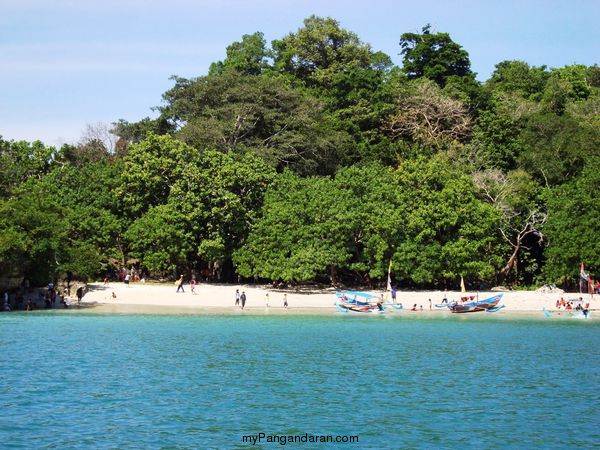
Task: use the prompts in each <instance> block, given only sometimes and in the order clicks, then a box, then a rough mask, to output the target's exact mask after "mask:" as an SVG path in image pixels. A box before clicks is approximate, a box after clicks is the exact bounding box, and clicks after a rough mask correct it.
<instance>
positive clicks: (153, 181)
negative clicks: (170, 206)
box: [119, 134, 200, 215]
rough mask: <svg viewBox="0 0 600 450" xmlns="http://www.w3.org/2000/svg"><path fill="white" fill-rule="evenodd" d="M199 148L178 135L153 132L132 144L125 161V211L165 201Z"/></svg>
mask: <svg viewBox="0 0 600 450" xmlns="http://www.w3.org/2000/svg"><path fill="white" fill-rule="evenodd" d="M199 156H200V154H199V152H198V151H197V150H196V149H194V148H193V147H190V146H188V145H186V144H184V143H183V142H181V141H178V140H176V139H175V138H173V137H171V136H168V135H163V136H158V135H155V134H150V135H149V136H148V137H146V138H145V139H144V140H143V141H141V142H139V143H137V144H134V145H132V146H131V147H130V148H129V151H128V153H127V156H126V157H125V159H124V161H123V163H124V167H123V174H122V178H121V179H122V184H121V186H120V187H119V194H120V195H121V196H122V199H123V203H124V206H125V209H126V211H129V212H130V213H131V214H132V215H140V214H141V213H143V212H144V211H146V210H147V209H148V208H149V207H150V206H156V205H159V204H163V203H165V202H166V200H167V198H168V196H169V192H170V189H171V187H172V186H173V185H174V184H175V182H176V181H177V180H179V179H180V178H181V177H182V174H183V172H184V170H185V169H186V167H187V165H189V164H194V163H196V162H197V161H198V160H199Z"/></svg>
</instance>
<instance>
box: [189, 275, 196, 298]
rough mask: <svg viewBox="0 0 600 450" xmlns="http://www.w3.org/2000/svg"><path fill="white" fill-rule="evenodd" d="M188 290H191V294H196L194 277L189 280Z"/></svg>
mask: <svg viewBox="0 0 600 450" xmlns="http://www.w3.org/2000/svg"><path fill="white" fill-rule="evenodd" d="M190 290H191V291H192V294H193V295H196V279H195V278H192V281H190Z"/></svg>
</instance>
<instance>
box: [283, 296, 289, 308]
mask: <svg viewBox="0 0 600 450" xmlns="http://www.w3.org/2000/svg"><path fill="white" fill-rule="evenodd" d="M283 307H284V308H287V307H288V302H287V294H283Z"/></svg>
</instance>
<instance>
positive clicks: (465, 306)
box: [448, 294, 502, 313]
mask: <svg viewBox="0 0 600 450" xmlns="http://www.w3.org/2000/svg"><path fill="white" fill-rule="evenodd" d="M500 300H502V294H499V295H495V296H494V297H490V298H488V299H485V300H481V301H476V302H468V303H462V304H461V303H453V304H451V305H449V306H448V308H449V309H450V311H451V312H453V313H470V312H481V311H487V310H491V309H494V308H497V307H498V303H499V302H500Z"/></svg>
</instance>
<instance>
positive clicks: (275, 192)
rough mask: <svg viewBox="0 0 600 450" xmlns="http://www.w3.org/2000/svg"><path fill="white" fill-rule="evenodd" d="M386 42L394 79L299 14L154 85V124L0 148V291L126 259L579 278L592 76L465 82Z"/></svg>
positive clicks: (435, 42) (538, 72) (594, 165)
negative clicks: (157, 101) (290, 24)
mask: <svg viewBox="0 0 600 450" xmlns="http://www.w3.org/2000/svg"><path fill="white" fill-rule="evenodd" d="M400 45H401V55H402V57H403V68H398V67H393V66H392V64H391V60H390V58H389V57H388V56H387V55H386V54H384V53H382V52H378V51H376V50H374V49H372V48H371V46H370V45H369V44H366V43H364V42H362V41H361V40H360V38H359V37H358V36H357V35H356V34H355V33H353V32H351V31H348V30H345V29H343V28H342V27H341V26H340V24H339V23H338V22H337V21H336V20H334V19H332V18H322V17H316V16H311V17H309V18H307V19H306V20H305V21H304V23H303V26H302V27H301V28H299V29H298V30H297V31H296V32H294V33H289V34H287V35H286V36H284V37H282V38H281V39H277V40H275V41H273V42H272V49H271V48H269V47H268V45H267V43H266V42H265V39H264V36H263V34H262V33H260V32H256V33H254V34H250V35H243V36H242V38H241V40H240V41H238V42H234V43H232V44H231V45H229V46H228V47H227V49H226V58H225V59H224V60H223V61H219V62H216V63H214V64H213V65H212V66H211V68H210V70H209V72H208V74H206V75H203V76H199V77H197V78H190V79H186V78H180V77H173V78H172V79H173V81H174V85H173V87H172V88H171V89H169V90H168V91H167V92H165V93H164V95H163V100H164V103H163V105H162V106H161V107H159V108H155V109H156V110H158V112H159V116H158V117H157V118H154V119H150V118H148V117H147V118H145V119H142V120H141V121H139V122H135V123H129V122H127V121H125V120H119V121H118V122H115V123H114V124H113V126H114V128H113V130H107V129H105V130H104V132H105V134H99V133H98V132H101V131H102V129H101V128H98V129H94V127H88V128H89V129H88V132H89V133H88V136H89V137H88V139H87V140H86V141H85V142H83V143H80V144H77V145H64V146H63V147H62V148H60V149H59V150H56V149H54V148H52V147H46V146H45V145H43V144H42V143H41V142H37V141H36V142H33V143H28V142H14V141H4V140H2V139H0V274H6V273H10V274H11V276H12V275H18V274H21V275H26V276H28V277H30V278H33V279H34V281H36V282H38V283H45V282H47V279H48V278H49V277H53V276H56V275H57V274H58V273H60V272H64V271H69V272H73V273H75V274H77V275H79V276H82V277H93V276H95V275H97V274H98V273H99V272H100V271H105V270H107V268H108V267H109V266H110V265H115V264H117V263H121V264H122V263H124V262H125V261H127V260H128V259H130V258H137V259H138V260H139V261H140V263H141V265H142V266H143V267H142V268H145V269H147V270H149V271H150V274H151V276H154V275H165V274H170V273H172V271H174V270H177V271H179V272H183V271H188V272H191V271H194V270H199V269H203V268H205V267H211V268H216V269H217V270H221V269H222V279H224V280H232V279H234V277H235V275H236V273H235V272H234V271H235V270H237V274H239V275H243V276H246V277H259V278H263V279H282V280H287V281H294V280H295V281H306V280H324V279H325V278H329V280H330V281H331V282H333V283H335V282H338V281H342V282H360V283H365V284H373V283H381V282H382V280H384V279H385V276H386V273H387V269H388V267H389V263H390V261H392V272H393V277H394V278H395V280H396V281H398V282H401V283H404V284H412V285H433V284H442V283H444V284H445V283H447V282H448V281H450V282H456V280H457V279H458V278H459V276H460V275H463V276H465V277H467V279H471V280H482V281H491V280H493V279H499V280H502V281H507V282H516V283H529V282H531V281H532V280H533V279H534V278H535V277H538V278H539V277H540V276H543V277H546V278H547V279H548V280H564V279H566V278H568V277H573V276H576V270H577V267H578V264H579V262H580V260H584V262H586V265H588V266H589V267H591V268H592V270H598V267H599V266H598V264H599V263H600V261H598V259H597V256H595V255H597V254H599V252H598V250H599V249H598V248H596V247H597V246H594V245H595V244H593V242H595V232H596V228H597V227H596V224H597V222H598V218H597V217H596V215H595V214H596V213H595V211H596V209H597V208H596V206H597V205H596V203H597V195H596V192H597V191H598V186H597V185H598V182H599V180H598V179H597V178H598V177H597V173H598V169H599V168H600V162H599V161H598V158H600V153H599V150H598V149H600V95H599V94H600V69H599V68H598V67H597V66H592V67H586V66H583V65H571V66H566V67H563V68H559V69H552V70H547V69H546V67H545V66H540V67H535V66H530V65H529V64H527V63H526V62H523V61H502V62H500V63H499V64H497V65H496V70H495V71H494V73H493V74H492V76H491V78H490V79H489V80H488V81H487V82H486V83H484V84H483V85H480V84H479V83H478V82H477V81H476V80H475V74H474V73H473V72H472V71H471V69H470V61H469V55H468V53H467V52H466V50H464V49H463V48H462V47H461V46H460V45H458V44H457V43H455V42H454V41H453V40H452V39H451V38H450V36H449V35H448V34H447V33H432V32H431V29H430V26H429V25H427V26H426V27H424V28H423V29H422V31H421V33H404V34H402V35H401V38H400ZM95 131H97V132H95ZM109 131H110V133H112V134H114V135H116V136H118V137H119V140H118V141H117V142H116V143H115V142H113V140H111V139H105V137H106V133H108V132H109ZM544 190H545V194H544V195H541V192H542V191H544ZM546 220H547V222H546ZM544 235H545V236H546V237H547V239H546V240H544V239H542V237H543V236H544ZM580 241H585V242H584V243H581V242H580ZM590 242H592V244H590ZM544 258H545V259H544Z"/></svg>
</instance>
